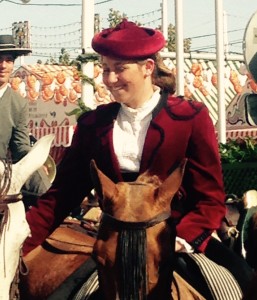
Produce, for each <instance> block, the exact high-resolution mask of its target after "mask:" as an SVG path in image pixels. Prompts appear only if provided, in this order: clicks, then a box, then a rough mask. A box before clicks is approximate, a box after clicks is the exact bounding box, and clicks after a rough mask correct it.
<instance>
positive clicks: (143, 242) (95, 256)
mask: <svg viewBox="0 0 257 300" xmlns="http://www.w3.org/2000/svg"><path fill="white" fill-rule="evenodd" d="M184 165H185V161H183V163H182V164H181V165H180V166H179V167H177V168H176V170H175V171H174V172H173V173H172V175H170V176H169V177H168V178H167V179H166V180H165V181H164V182H163V183H161V181H160V180H159V179H158V177H157V176H150V174H147V173H144V174H142V175H141V176H139V178H138V179H137V180H136V181H135V182H131V183H126V182H120V183H117V184H114V183H113V182H112V181H111V180H110V179H109V178H108V177H106V176H105V175H104V174H103V173H102V172H101V171H100V170H99V169H98V168H97V166H96V164H95V162H93V161H92V164H91V172H92V178H93V182H94V185H95V188H96V191H97V195H100V196H101V199H103V200H99V204H100V208H101V211H102V213H101V218H100V225H99V226H100V227H98V228H94V227H93V228H92V223H90V222H89V221H85V219H86V218H84V219H83V220H82V221H74V220H73V219H72V220H71V219H69V218H66V219H65V222H64V223H63V224H62V225H61V227H59V228H57V229H56V230H55V231H54V233H53V234H51V235H50V237H49V238H48V239H47V240H46V241H45V242H44V243H43V244H42V245H41V246H38V247H37V248H36V249H34V250H32V251H31V252H30V253H29V254H28V255H26V256H25V257H24V261H25V263H26V265H27V266H28V269H29V273H28V274H27V275H23V276H21V284H20V293H21V296H22V297H21V299H26V300H34V299H38V300H43V299H49V300H50V299H85V295H84V294H83V295H82V296H81V298H78V294H81V291H83V289H85V288H84V284H87V282H89V281H90V280H91V277H92V276H93V275H94V274H95V271H96V270H97V271H98V280H99V286H100V287H99V294H97V295H98V296H97V298H92V299H108V300H109V299H118V298H116V296H117V295H119V299H123V300H125V299H128V298H126V297H127V296H126V293H127V291H125V290H132V291H133V295H132V296H131V297H130V298H129V299H133V300H136V299H139V298H138V297H141V295H142V298H140V299H146V298H145V297H147V299H149V300H150V299H156V297H159V298H160V299H164V300H168V299H171V297H173V299H180V300H193V299H194V300H204V297H203V296H202V295H200V294H199V293H198V292H197V291H196V290H195V289H194V288H193V287H192V286H190V285H189V284H188V283H187V282H185V281H184V280H183V279H182V278H181V277H180V276H179V275H178V274H176V273H174V276H172V275H173V271H172V270H173V254H174V244H175V230H174V226H172V225H171V218H170V215H171V214H170V202H171V199H172V197H173V196H174V194H175V193H176V192H177V190H178V188H179V186H180V183H181V180H182V176H183V172H184ZM145 197H146V199H147V201H145V200H144V199H145ZM140 200H142V201H140ZM91 210H92V209H91ZM91 210H90V211H91ZM90 211H89V213H90ZM97 214H98V213H97ZM86 215H87V214H86ZM93 219H94V218H93ZM74 222H75V226H74ZM81 222H82V223H81ZM67 224H68V225H69V226H68V228H67ZM82 224H84V227H85V226H86V232H84V231H83V232H79V231H82V229H81V227H83V226H82ZM116 226H118V227H121V228H122V235H123V236H124V235H125V236H126V235H129V238H128V240H127V239H126V238H124V240H123V242H122V239H119V241H118V235H119V234H118V232H117V228H116ZM75 227H76V228H75ZM123 227H124V228H123ZM127 227H129V228H127ZM78 228H79V229H78ZM113 228H114V229H113ZM115 228H116V229H115ZM85 233H86V234H85ZM92 233H93V234H92ZM89 237H91V238H90V239H89ZM129 240H131V242H132V244H133V245H134V246H133V245H131V242H129ZM117 243H118V244H119V246H118V245H117ZM122 243H123V246H122V245H121V244H122ZM131 248H132V249H131ZM118 249H119V250H118ZM130 251H132V252H130ZM46 262H47V263H46ZM92 262H93V263H92ZM95 262H97V264H96V263H95ZM122 265H123V269H119V268H120V267H121V266H122ZM124 268H125V270H124ZM126 270H127V271H128V272H125V271H126ZM130 272H131V273H130ZM124 273H125V274H124ZM122 274H123V275H122ZM121 275H122V276H121ZM38 278H40V280H38ZM82 279H83V280H82ZM83 281H84V284H83ZM72 285H73V286H72ZM96 287H97V284H96ZM85 293H87V294H89V291H88V290H87V291H85ZM93 294H94V293H92V295H93ZM86 299H91V298H86Z"/></svg>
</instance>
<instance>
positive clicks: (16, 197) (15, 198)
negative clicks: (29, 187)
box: [0, 193, 22, 204]
mask: <svg viewBox="0 0 257 300" xmlns="http://www.w3.org/2000/svg"><path fill="white" fill-rule="evenodd" d="M21 200H22V193H18V194H13V195H5V196H4V197H1V198H0V204H10V203H16V202H19V201H21Z"/></svg>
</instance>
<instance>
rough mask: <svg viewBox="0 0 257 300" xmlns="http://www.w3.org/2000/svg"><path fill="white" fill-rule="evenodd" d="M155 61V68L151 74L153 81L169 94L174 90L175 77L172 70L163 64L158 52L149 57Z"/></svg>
mask: <svg viewBox="0 0 257 300" xmlns="http://www.w3.org/2000/svg"><path fill="white" fill-rule="evenodd" d="M151 58H152V59H153V60H154V61H155V69H154V72H153V74H152V79H153V83H154V84H155V85H157V86H159V87H160V88H161V89H162V90H164V91H167V92H168V93H169V94H174V93H175V91H176V78H175V76H174V74H173V73H172V71H171V70H170V69H169V68H168V67H167V66H166V65H165V63H164V62H163V59H162V57H161V55H160V54H159V53H157V54H155V55H153V56H152V57H151Z"/></svg>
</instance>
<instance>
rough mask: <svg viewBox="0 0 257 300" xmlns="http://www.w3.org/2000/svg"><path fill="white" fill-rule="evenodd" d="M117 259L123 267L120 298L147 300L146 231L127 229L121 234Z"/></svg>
mask: <svg viewBox="0 0 257 300" xmlns="http://www.w3.org/2000/svg"><path fill="white" fill-rule="evenodd" d="M117 251H118V253H117V257H118V258H119V259H120V262H118V265H120V266H121V270H120V274H121V282H122V283H123V286H121V287H120V295H119V296H120V298H121V299H122V300H146V294H147V270H146V230H145V229H137V230H135V229H126V230H122V231H121V232H120V233H119V241H118V249H117Z"/></svg>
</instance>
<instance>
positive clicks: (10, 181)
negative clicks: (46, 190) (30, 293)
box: [0, 135, 54, 300]
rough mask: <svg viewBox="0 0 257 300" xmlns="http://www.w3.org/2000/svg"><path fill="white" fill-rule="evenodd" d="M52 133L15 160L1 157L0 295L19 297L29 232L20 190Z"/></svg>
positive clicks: (39, 161)
mask: <svg viewBox="0 0 257 300" xmlns="http://www.w3.org/2000/svg"><path fill="white" fill-rule="evenodd" d="M53 138H54V135H47V136H45V137H43V138H42V139H40V140H39V141H38V142H37V143H36V144H35V146H34V147H33V148H32V149H31V151H30V152H29V153H28V154H27V155H26V156H25V157H23V158H22V159H21V160H20V161H19V162H17V163H16V164H13V165H12V164H11V162H9V161H6V160H1V161H0V178H1V183H0V299H1V300H8V299H17V298H18V291H17V286H18V280H19V278H18V277H19V271H20V270H19V264H21V265H22V262H21V259H20V257H21V247H22V244H23V242H24V240H25V239H26V237H27V236H28V235H29V234H30V229H29V225H28V223H27V221H26V217H25V208H24V204H23V202H22V195H21V193H20V190H21V188H22V186H23V184H24V183H25V181H26V180H27V179H28V178H29V177H30V176H31V175H32V174H33V173H34V172H35V171H36V170H37V169H39V168H40V167H41V166H42V165H43V164H44V162H45V161H46V159H47V156H48V153H49V151H50V146H51V143H52V141H53Z"/></svg>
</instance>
